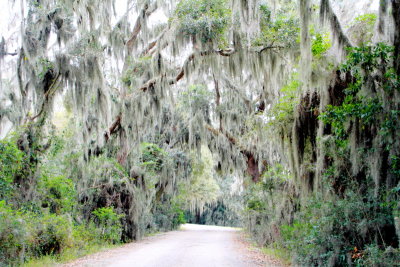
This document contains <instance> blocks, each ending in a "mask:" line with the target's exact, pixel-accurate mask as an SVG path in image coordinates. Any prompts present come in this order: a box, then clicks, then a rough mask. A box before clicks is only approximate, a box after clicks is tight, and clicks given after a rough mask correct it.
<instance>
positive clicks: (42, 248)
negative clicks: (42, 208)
mask: <svg viewBox="0 0 400 267" xmlns="http://www.w3.org/2000/svg"><path fill="white" fill-rule="evenodd" d="M26 220H27V221H29V224H28V227H29V232H30V235H29V241H28V247H29V250H30V252H31V253H32V255H33V256H35V257H39V256H43V255H54V254H60V253H61V252H62V251H63V250H64V249H65V248H68V247H71V246H72V245H73V239H72V222H71V219H70V218H69V217H67V216H57V215H55V214H45V215H44V216H37V215H30V216H29V217H26Z"/></svg>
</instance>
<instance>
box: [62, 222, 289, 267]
mask: <svg viewBox="0 0 400 267" xmlns="http://www.w3.org/2000/svg"><path fill="white" fill-rule="evenodd" d="M238 238H239V234H238V230H237V229H234V228H228V227H218V226H204V225H193V224H185V225H183V226H182V228H181V230H179V231H172V232H168V233H163V234H159V235H156V236H153V237H148V238H145V239H144V240H142V241H140V242H136V243H131V244H127V245H125V246H123V247H120V248H117V249H113V250H110V251H105V252H101V253H96V254H94V255H90V256H87V257H85V258H82V259H79V260H77V261H74V262H71V263H69V264H66V265H65V266H68V267H71V266H96V267H97V266H113V267H128V266H129V267H200V266H201V267H212V266H216V267H217V266H218V267H221V266H222V267H225V266H227V267H228V266H232V267H242V266H276V267H278V266H282V265H280V264H279V262H276V261H273V260H268V259H266V258H265V257H264V256H262V255H261V254H260V253H259V252H258V253H257V251H255V250H254V248H253V249H249V245H248V244H246V243H244V242H241V241H239V240H238Z"/></svg>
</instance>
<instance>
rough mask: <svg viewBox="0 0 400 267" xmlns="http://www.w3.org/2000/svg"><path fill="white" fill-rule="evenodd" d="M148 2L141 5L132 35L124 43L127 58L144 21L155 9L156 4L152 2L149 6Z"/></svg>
mask: <svg viewBox="0 0 400 267" xmlns="http://www.w3.org/2000/svg"><path fill="white" fill-rule="evenodd" d="M149 2H150V1H147V2H145V3H144V4H143V8H142V9H141V10H140V12H139V16H138V18H137V19H136V22H135V26H134V27H133V30H132V33H131V35H130V37H129V39H128V41H127V42H126V49H127V56H130V55H131V53H132V49H133V46H134V44H135V42H136V39H137V37H138V35H139V33H140V31H141V29H142V25H143V24H144V23H145V21H146V19H147V18H148V17H149V16H150V15H151V14H152V13H153V12H154V11H156V9H157V2H154V3H152V4H150V3H149Z"/></svg>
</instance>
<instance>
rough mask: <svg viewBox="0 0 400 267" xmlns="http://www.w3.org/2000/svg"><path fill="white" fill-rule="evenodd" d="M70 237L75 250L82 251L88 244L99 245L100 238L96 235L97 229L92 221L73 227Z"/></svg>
mask: <svg viewBox="0 0 400 267" xmlns="http://www.w3.org/2000/svg"><path fill="white" fill-rule="evenodd" d="M72 237H73V243H74V247H76V248H82V249H83V248H84V247H85V246H87V245H88V244H96V243H101V239H100V236H99V235H98V228H97V227H96V225H95V223H94V222H92V221H90V222H88V223H84V224H79V225H74V227H73V230H72Z"/></svg>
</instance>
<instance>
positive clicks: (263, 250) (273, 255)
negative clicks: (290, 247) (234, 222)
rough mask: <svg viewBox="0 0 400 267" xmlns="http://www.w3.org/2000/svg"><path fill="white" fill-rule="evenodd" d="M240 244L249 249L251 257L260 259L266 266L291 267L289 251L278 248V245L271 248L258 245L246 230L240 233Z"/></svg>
mask: <svg viewBox="0 0 400 267" xmlns="http://www.w3.org/2000/svg"><path fill="white" fill-rule="evenodd" d="M238 241H239V243H242V245H243V246H246V247H247V250H248V251H249V254H251V255H250V256H251V257H253V258H259V259H260V261H263V262H264V264H265V265H264V266H282V267H288V266H291V257H290V253H289V251H287V250H285V249H283V248H280V247H278V246H277V245H271V246H269V247H263V246H260V245H258V244H257V243H256V242H255V241H254V240H253V239H252V238H251V236H250V235H249V233H247V232H246V231H245V230H241V231H240V232H239V237H238Z"/></svg>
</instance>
